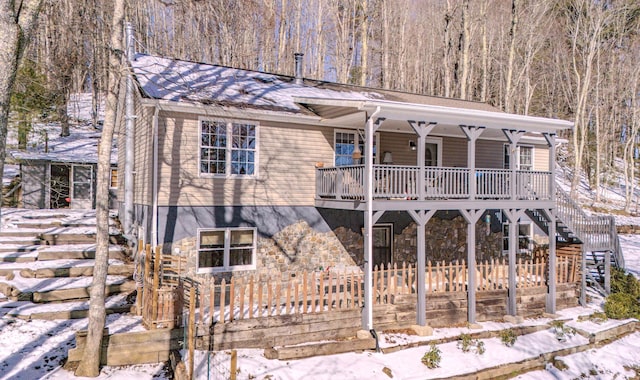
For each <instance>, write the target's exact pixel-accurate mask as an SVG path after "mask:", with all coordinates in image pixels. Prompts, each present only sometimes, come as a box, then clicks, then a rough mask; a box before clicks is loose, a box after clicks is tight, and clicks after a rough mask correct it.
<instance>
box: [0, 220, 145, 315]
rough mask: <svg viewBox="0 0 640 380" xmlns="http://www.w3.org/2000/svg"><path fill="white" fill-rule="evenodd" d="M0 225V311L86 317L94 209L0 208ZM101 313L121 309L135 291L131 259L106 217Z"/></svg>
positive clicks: (120, 310) (91, 271) (92, 250)
mask: <svg viewBox="0 0 640 380" xmlns="http://www.w3.org/2000/svg"><path fill="white" fill-rule="evenodd" d="M3 211H4V215H3V216H2V224H3V225H2V229H1V230H0V300H4V301H9V302H5V303H4V305H3V308H4V309H5V310H3V311H1V312H0V315H2V314H8V315H10V316H13V317H18V318H24V319H36V318H41V319H60V318H62V319H73V318H83V317H84V316H86V312H87V309H88V299H89V289H90V287H91V284H92V280H93V278H92V276H93V267H94V257H95V250H96V244H95V243H96V242H95V234H96V222H95V212H93V211H91V210H89V211H86V212H83V211H81V210H73V211H71V210H67V212H65V213H64V214H60V211H59V210H58V211H55V210H32V211H30V210H23V209H13V210H7V209H5V210H3ZM110 224H111V226H110V240H111V243H112V244H111V245H110V247H109V268H108V273H107V286H106V293H107V295H108V296H109V297H108V299H107V305H106V306H107V313H113V312H127V311H129V310H130V308H131V306H132V301H131V300H130V299H129V298H130V297H128V295H129V294H130V293H131V292H132V291H133V290H135V281H133V280H132V274H133V271H134V266H133V264H131V263H130V259H129V257H128V254H127V250H126V248H125V247H123V246H121V245H118V243H119V242H120V240H121V237H120V232H119V230H118V229H117V228H115V222H114V221H113V220H112V221H111V222H110Z"/></svg>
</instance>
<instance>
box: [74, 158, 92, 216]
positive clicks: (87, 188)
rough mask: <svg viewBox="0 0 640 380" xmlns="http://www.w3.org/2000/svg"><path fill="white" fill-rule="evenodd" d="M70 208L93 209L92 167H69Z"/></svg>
mask: <svg viewBox="0 0 640 380" xmlns="http://www.w3.org/2000/svg"><path fill="white" fill-rule="evenodd" d="M71 208H75V209H91V208H93V166H91V165H73V166H72V167H71Z"/></svg>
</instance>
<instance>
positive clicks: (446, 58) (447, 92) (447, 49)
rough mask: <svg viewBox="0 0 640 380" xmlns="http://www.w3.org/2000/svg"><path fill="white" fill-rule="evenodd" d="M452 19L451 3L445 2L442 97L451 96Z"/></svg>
mask: <svg viewBox="0 0 640 380" xmlns="http://www.w3.org/2000/svg"><path fill="white" fill-rule="evenodd" d="M452 18H453V15H452V9H451V1H449V0H447V11H446V13H445V15H444V36H443V37H444V41H443V45H444V54H443V56H442V68H443V70H444V97H445V98H448V97H450V96H451V67H450V66H451V65H450V61H451V58H450V57H451V36H450V33H451V32H450V27H451V19H452Z"/></svg>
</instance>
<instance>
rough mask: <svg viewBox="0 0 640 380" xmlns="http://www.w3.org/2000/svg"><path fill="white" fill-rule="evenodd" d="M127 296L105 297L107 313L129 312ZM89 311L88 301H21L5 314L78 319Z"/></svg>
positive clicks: (17, 316) (35, 317) (44, 318)
mask: <svg viewBox="0 0 640 380" xmlns="http://www.w3.org/2000/svg"><path fill="white" fill-rule="evenodd" d="M128 298H129V297H127V295H125V294H118V295H115V296H110V297H107V300H106V302H105V307H106V312H107V314H114V313H118V314H119V313H129V312H131V310H132V307H133V305H132V304H131V303H129V300H128ZM88 311H89V301H70V302H61V303H48V304H36V303H33V302H21V304H20V305H18V306H17V307H14V308H13V309H11V310H10V311H8V312H7V315H9V316H12V317H16V318H20V319H27V320H31V319H41V320H54V319H80V318H86V317H87V314H88Z"/></svg>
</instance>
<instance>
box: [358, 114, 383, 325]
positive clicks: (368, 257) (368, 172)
mask: <svg viewBox="0 0 640 380" xmlns="http://www.w3.org/2000/svg"><path fill="white" fill-rule="evenodd" d="M378 113H380V107H378V109H376V111H375V112H374V113H373V114H372V115H371V116H369V118H368V119H367V123H366V128H365V140H366V141H365V148H364V150H365V158H364V163H365V170H364V190H365V197H364V201H365V211H364V307H363V310H362V328H363V329H366V330H367V331H369V330H372V329H373V289H372V284H371V280H372V271H373V225H374V223H375V220H374V214H373V136H374V133H375V131H376V130H377V129H378V128H379V127H380V123H382V121H384V119H377V118H376V116H377V115H378Z"/></svg>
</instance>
